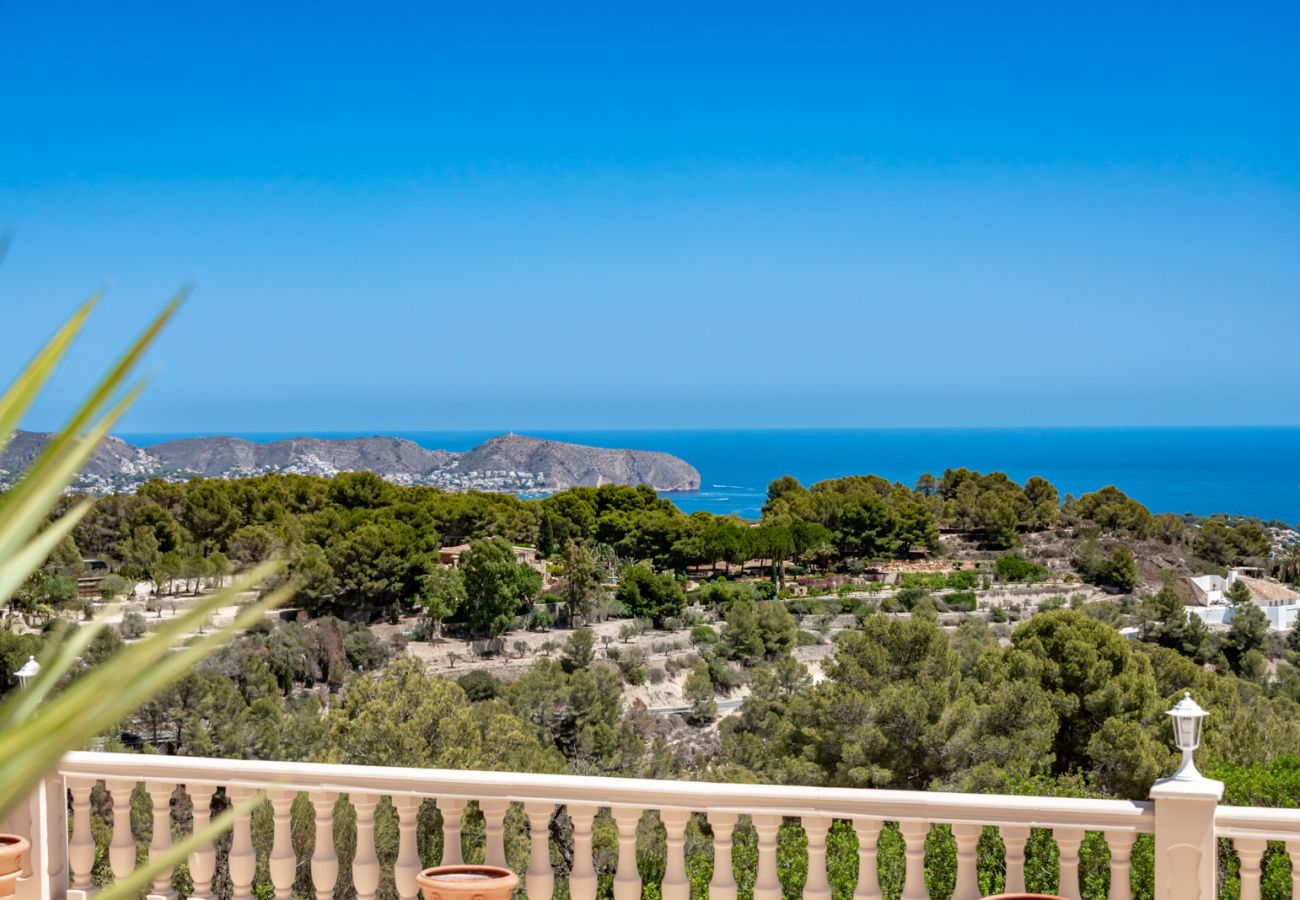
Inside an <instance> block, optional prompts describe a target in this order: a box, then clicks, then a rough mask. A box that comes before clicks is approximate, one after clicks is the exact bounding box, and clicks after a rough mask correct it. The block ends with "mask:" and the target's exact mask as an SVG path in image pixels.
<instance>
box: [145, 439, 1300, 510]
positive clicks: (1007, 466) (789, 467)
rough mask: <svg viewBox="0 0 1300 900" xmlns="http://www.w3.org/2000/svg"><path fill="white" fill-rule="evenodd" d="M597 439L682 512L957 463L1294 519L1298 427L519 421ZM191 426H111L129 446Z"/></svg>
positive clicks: (1161, 506)
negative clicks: (661, 475)
mask: <svg viewBox="0 0 1300 900" xmlns="http://www.w3.org/2000/svg"><path fill="white" fill-rule="evenodd" d="M376 433H378V432H373V431H370V432H367V431H349V432H311V433H307V434H305V435H304V434H290V433H283V434H274V433H267V432H253V433H236V436H238V437H243V438H247V439H248V440H252V441H273V440H279V439H282V438H288V437H303V436H310V437H321V438H350V437H364V436H370V435H373V434H376ZM382 433H383V434H384V435H386V436H391V437H400V438H407V439H408V440H412V441H414V442H416V443H418V444H420V445H421V446H423V447H427V448H429V449H443V450H468V449H469V448H471V447H473V446H475V445H476V444H479V443H482V442H483V441H484V440H486V439H488V438H489V437H493V436H494V435H497V434H500V433H501V432H500V431H393V432H382ZM527 433H528V434H530V435H533V436H535V437H542V438H551V439H554V440H560V441H572V442H574V443H579V444H589V445H592V446H597V447H625V448H630V449H635V450H662V451H665V452H667V453H671V454H674V455H675V456H680V457H681V458H682V459H685V460H686V461H687V462H689V463H691V464H692V465H694V466H695V467H696V468H697V469H699V472H700V479H701V485H700V490H698V491H691V492H686V493H683V492H675V493H667V494H665V495H664V496H666V497H669V498H670V499H671V500H672V501H673V502H674V503H676V504H677V505H678V506H679V507H680V508H681V509H682V510H684V511H685V512H687V513H691V512H695V511H697V510H707V511H709V512H713V513H734V514H736V515H740V516H744V517H746V518H757V517H758V516H759V514H760V508H761V507H762V505H763V501H764V499H765V497H766V492H767V486H768V484H769V483H771V482H772V481H773V480H774V479H776V478H779V477H780V476H782V475H793V476H794V477H795V478H798V479H799V480H800V481H801V482H803V483H804V484H811V483H813V482H816V481H819V480H822V479H826V478H835V477H838V476H841V475H865V474H872V473H874V474H876V475H880V476H882V477H884V478H887V479H889V480H891V481H901V482H902V483H904V484H907V485H912V484H915V482H916V479H917V478H918V477H919V476H920V475H921V474H922V473H925V472H930V473H932V474H934V475H936V476H937V475H939V474H941V473H942V472H943V470H944V469H945V468H957V467H960V466H965V467H967V468H969V469H975V470H978V471H981V472H1005V473H1006V474H1007V475H1008V476H1009V477H1011V478H1013V479H1015V480H1016V481H1024V479H1026V478H1029V477H1030V476H1032V475H1041V476H1042V477H1043V478H1046V479H1047V480H1048V481H1050V482H1052V483H1053V484H1054V485H1056V487H1057V489H1058V490H1059V491H1060V492H1061V494H1062V496H1064V495H1065V494H1066V493H1067V492H1068V493H1072V494H1074V495H1076V496H1078V495H1079V494H1082V493H1086V492H1088V491H1094V490H1097V489H1098V488H1101V487H1105V486H1106V485H1115V486H1116V487H1118V488H1120V489H1121V490H1123V491H1124V492H1125V493H1127V494H1128V495H1129V496H1131V497H1134V498H1136V499H1137V500H1139V501H1140V502H1142V503H1143V504H1145V505H1146V506H1147V507H1148V508H1149V509H1151V510H1152V511H1153V512H1172V513H1193V514H1196V515H1210V514H1213V513H1228V514H1233V515H1245V516H1256V517H1258V518H1261V519H1264V520H1265V521H1274V522H1278V523H1287V524H1290V525H1292V526H1296V525H1298V524H1300V427H1275V428H1269V427H1258V428H1237V427H1231V428H1229V427H1224V428H861V429H741V430H724V429H693V430H670V429H653V430H576V431H529V432H527ZM198 436H200V435H198V434H180V433H169V434H159V433H151V434H122V435H120V437H122V438H123V439H124V440H127V441H130V442H131V443H133V444H136V445H139V446H148V445H150V444H156V443H159V442H161V441H166V440H175V439H177V438H183V437H198Z"/></svg>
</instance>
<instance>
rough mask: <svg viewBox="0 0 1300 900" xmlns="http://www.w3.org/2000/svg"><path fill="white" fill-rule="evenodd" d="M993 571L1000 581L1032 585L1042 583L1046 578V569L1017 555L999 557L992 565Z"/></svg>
mask: <svg viewBox="0 0 1300 900" xmlns="http://www.w3.org/2000/svg"><path fill="white" fill-rule="evenodd" d="M993 571H994V572H995V573H996V574H997V577H998V580H1000V581H1027V582H1030V583H1033V582H1037V581H1043V580H1044V579H1046V578H1047V576H1048V572H1047V570H1046V569H1044V568H1043V567H1042V566H1040V565H1038V563H1035V562H1031V561H1029V560H1027V559H1025V558H1024V557H1023V556H1021V555H1020V554H1018V553H1008V554H1006V555H1005V556H999V557H998V559H997V562H996V563H994V567H993Z"/></svg>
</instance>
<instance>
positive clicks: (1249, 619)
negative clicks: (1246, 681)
mask: <svg viewBox="0 0 1300 900" xmlns="http://www.w3.org/2000/svg"><path fill="white" fill-rule="evenodd" d="M1238 583H1240V582H1238ZM1267 641H1268V616H1266V615H1264V611H1263V610H1262V609H1260V608H1259V607H1258V606H1256V605H1255V604H1254V603H1251V602H1249V601H1247V602H1245V603H1242V604H1241V605H1239V606H1234V607H1233V609H1232V625H1231V626H1230V627H1229V628H1228V636H1227V637H1226V638H1225V639H1224V642H1223V652H1224V653H1225V654H1226V655H1227V657H1228V662H1229V663H1230V664H1231V665H1232V668H1233V670H1234V671H1237V672H1240V671H1242V664H1243V663H1244V662H1245V658H1246V654H1248V653H1250V651H1252V650H1263V649H1264V645H1265V643H1266V642H1267Z"/></svg>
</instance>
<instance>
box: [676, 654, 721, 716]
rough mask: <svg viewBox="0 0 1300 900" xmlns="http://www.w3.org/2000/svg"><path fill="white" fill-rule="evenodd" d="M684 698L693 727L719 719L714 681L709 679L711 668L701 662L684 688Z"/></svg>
mask: <svg viewBox="0 0 1300 900" xmlns="http://www.w3.org/2000/svg"><path fill="white" fill-rule="evenodd" d="M682 696H683V697H684V698H685V700H686V702H687V704H689V705H690V707H691V711H690V712H689V713H687V716H686V718H687V721H688V722H690V723H691V724H692V725H705V724H707V723H709V722H712V721H713V720H714V719H716V718H717V717H718V704H717V702H716V701H715V700H714V699H713V681H712V679H710V678H709V666H708V664H707V663H705V662H703V661H701V662H698V663H696V664H695V667H694V668H693V669H691V674H689V675H687V676H686V682H685V684H684V685H683V686H682Z"/></svg>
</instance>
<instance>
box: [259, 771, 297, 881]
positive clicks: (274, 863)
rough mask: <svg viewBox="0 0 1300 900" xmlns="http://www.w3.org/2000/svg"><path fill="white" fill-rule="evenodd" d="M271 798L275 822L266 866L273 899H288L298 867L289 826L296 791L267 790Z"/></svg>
mask: <svg viewBox="0 0 1300 900" xmlns="http://www.w3.org/2000/svg"><path fill="white" fill-rule="evenodd" d="M269 794H270V798H271V816H272V821H273V822H274V823H275V828H274V832H273V837H272V838H271V855H270V857H269V858H268V859H267V861H266V868H267V869H268V870H269V871H270V873H271V885H272V887H274V888H275V900H289V897H290V896H292V895H293V879H294V875H295V874H296V871H295V870H296V869H297V868H298V858H297V857H296V856H294V853H293V836H292V835H291V834H290V826H291V825H292V824H293V816H292V815H291V814H292V812H293V800H294V797H296V796H297V792H296V791H291V790H288V789H284V788H279V789H276V790H273V791H270V792H269Z"/></svg>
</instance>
